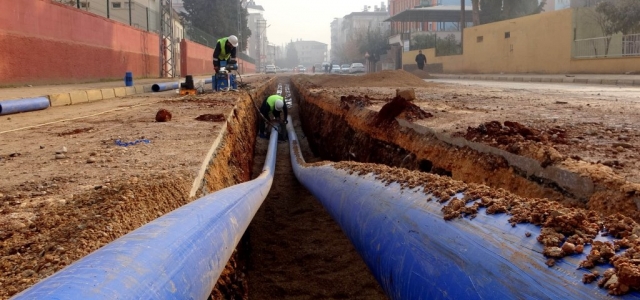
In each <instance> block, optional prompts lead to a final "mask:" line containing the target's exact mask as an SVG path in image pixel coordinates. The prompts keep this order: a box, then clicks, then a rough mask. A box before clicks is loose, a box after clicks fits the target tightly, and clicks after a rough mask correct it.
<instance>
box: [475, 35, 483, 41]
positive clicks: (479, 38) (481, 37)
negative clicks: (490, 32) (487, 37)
mask: <svg viewBox="0 0 640 300" xmlns="http://www.w3.org/2000/svg"><path fill="white" fill-rule="evenodd" d="M483 40H484V36H479V37H477V38H476V41H477V42H478V43H482V41H483Z"/></svg>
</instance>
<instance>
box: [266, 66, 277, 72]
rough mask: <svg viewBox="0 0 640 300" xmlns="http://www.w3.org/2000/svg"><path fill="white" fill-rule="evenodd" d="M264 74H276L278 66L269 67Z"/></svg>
mask: <svg viewBox="0 0 640 300" xmlns="http://www.w3.org/2000/svg"><path fill="white" fill-rule="evenodd" d="M264 72H265V73H266V74H269V73H272V74H276V66H274V65H268V66H267V67H266V68H265V71H264Z"/></svg>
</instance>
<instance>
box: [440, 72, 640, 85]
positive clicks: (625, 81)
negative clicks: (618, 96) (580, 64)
mask: <svg viewBox="0 0 640 300" xmlns="http://www.w3.org/2000/svg"><path fill="white" fill-rule="evenodd" d="M431 76H433V77H434V78H435V79H461V80H487V81H507V82H546V83H577V84H593V85H618V86H620V85H622V86H640V80H634V79H595V78H575V77H565V78H553V77H527V76H495V75H494V76H491V75H480V76H478V75H438V74H431Z"/></svg>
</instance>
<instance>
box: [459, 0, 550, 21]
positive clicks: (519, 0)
mask: <svg viewBox="0 0 640 300" xmlns="http://www.w3.org/2000/svg"><path fill="white" fill-rule="evenodd" d="M552 1H555V0H552ZM471 3H472V7H473V25H474V26H475V25H479V24H487V23H492V22H498V21H503V20H509V19H514V18H519V17H524V16H528V15H533V14H538V13H541V12H542V11H543V7H544V5H545V4H546V3H547V0H542V1H540V2H539V3H538V0H471ZM481 11H482V15H480V12H481Z"/></svg>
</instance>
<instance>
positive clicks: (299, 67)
mask: <svg viewBox="0 0 640 300" xmlns="http://www.w3.org/2000/svg"><path fill="white" fill-rule="evenodd" d="M306 72H307V68H305V67H304V66H303V65H299V66H298V73H306Z"/></svg>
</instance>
